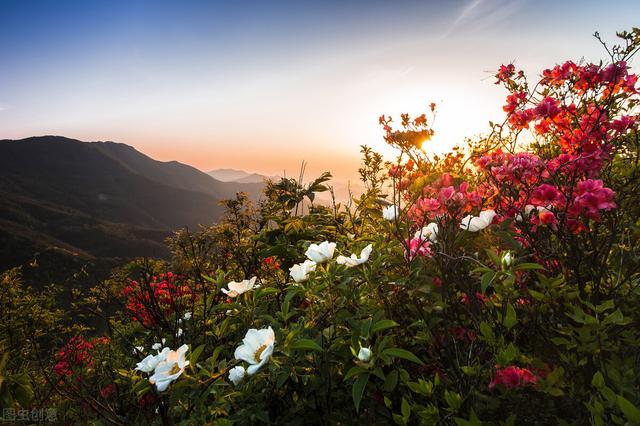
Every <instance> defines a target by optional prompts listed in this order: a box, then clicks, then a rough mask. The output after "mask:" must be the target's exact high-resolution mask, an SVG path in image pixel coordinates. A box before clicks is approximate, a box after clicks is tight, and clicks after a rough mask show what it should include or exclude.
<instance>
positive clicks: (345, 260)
mask: <svg viewBox="0 0 640 426" xmlns="http://www.w3.org/2000/svg"><path fill="white" fill-rule="evenodd" d="M372 250H373V246H372V245H371V244H369V245H368V246H366V247H365V248H363V249H362V251H361V252H360V258H358V257H357V256H356V255H355V254H352V255H351V257H345V256H338V258H337V259H336V262H338V264H339V265H346V266H347V268H351V267H353V266H358V265H362V264H363V263H364V262H366V261H367V260H369V256H370V255H371V251H372Z"/></svg>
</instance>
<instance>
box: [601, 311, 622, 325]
mask: <svg viewBox="0 0 640 426" xmlns="http://www.w3.org/2000/svg"><path fill="white" fill-rule="evenodd" d="M602 323H603V324H618V325H622V324H624V323H625V320H624V315H622V312H621V311H620V309H616V310H615V311H613V312H612V313H610V314H609V315H607V316H606V318H605V319H604V321H602Z"/></svg>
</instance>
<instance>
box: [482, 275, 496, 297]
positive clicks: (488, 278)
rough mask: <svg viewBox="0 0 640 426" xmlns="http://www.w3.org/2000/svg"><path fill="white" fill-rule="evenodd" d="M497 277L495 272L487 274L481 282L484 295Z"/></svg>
mask: <svg viewBox="0 0 640 426" xmlns="http://www.w3.org/2000/svg"><path fill="white" fill-rule="evenodd" d="M495 277H496V273H495V272H493V271H491V272H487V273H485V274H484V275H483V276H482V279H481V280H480V288H481V289H482V294H485V293H486V291H487V288H489V286H490V285H491V283H492V282H493V279H494V278H495Z"/></svg>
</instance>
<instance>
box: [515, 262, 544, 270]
mask: <svg viewBox="0 0 640 426" xmlns="http://www.w3.org/2000/svg"><path fill="white" fill-rule="evenodd" d="M513 269H514V270H516V271H530V270H534V269H537V270H540V269H544V266H542V265H538V264H537V263H520V264H518V265H516V267H515V268H513Z"/></svg>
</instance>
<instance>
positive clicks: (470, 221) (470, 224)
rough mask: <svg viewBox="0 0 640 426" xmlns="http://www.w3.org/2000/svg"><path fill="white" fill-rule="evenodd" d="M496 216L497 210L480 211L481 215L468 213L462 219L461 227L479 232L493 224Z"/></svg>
mask: <svg viewBox="0 0 640 426" xmlns="http://www.w3.org/2000/svg"><path fill="white" fill-rule="evenodd" d="M495 216H496V212H494V211H493V210H484V211H481V212H480V215H479V216H471V215H468V216H466V217H464V218H463V219H462V223H460V228H462V229H464V230H467V231H469V232H478V231H481V230H483V229H484V228H486V227H487V226H489V225H491V222H493V218H494V217H495Z"/></svg>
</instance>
